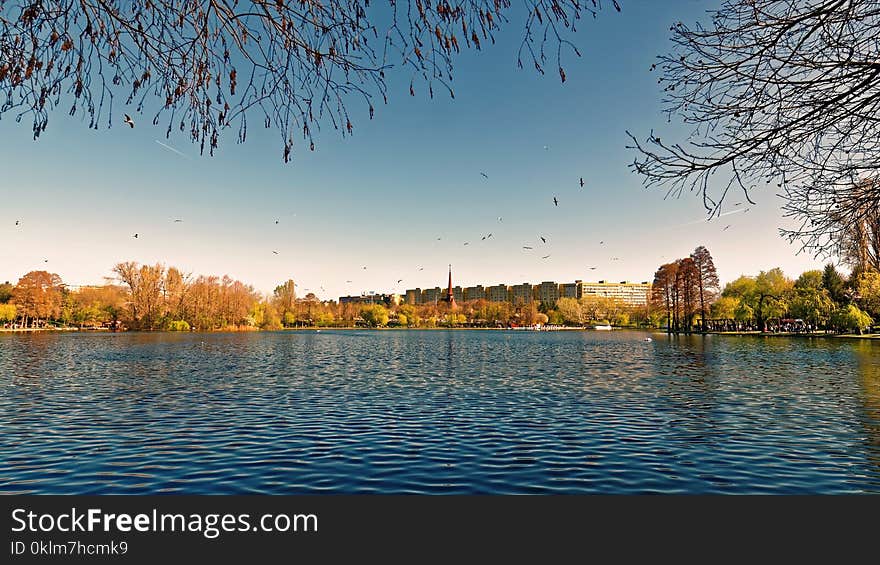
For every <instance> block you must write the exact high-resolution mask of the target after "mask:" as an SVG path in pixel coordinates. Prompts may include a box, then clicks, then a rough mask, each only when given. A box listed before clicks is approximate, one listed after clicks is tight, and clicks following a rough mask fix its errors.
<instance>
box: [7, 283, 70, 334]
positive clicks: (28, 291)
mask: <svg viewBox="0 0 880 565" xmlns="http://www.w3.org/2000/svg"><path fill="white" fill-rule="evenodd" d="M61 299H62V282H61V277H59V276H58V275H56V274H55V273H49V272H47V271H31V272H29V273H27V274H26V275H24V276H23V277H21V278H20V279H19V280H18V284H16V285H15V288H13V289H12V304H13V305H15V308H16V311H17V313H18V316H19V317H20V318H21V323H22V325H23V326H24V327H27V326H28V320H30V321H31V323H32V324H34V325H39V324H40V322H42V321H46V320H50V319H57V318H58V317H59V316H60V315H61Z"/></svg>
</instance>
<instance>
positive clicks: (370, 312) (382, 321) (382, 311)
mask: <svg viewBox="0 0 880 565" xmlns="http://www.w3.org/2000/svg"><path fill="white" fill-rule="evenodd" d="M361 318H362V319H363V320H364V322H366V324H367V325H368V326H371V327H374V328H375V327H379V326H385V325H387V324H388V309H387V308H385V307H384V306H382V305H381V304H370V305H366V306H363V307H362V308H361Z"/></svg>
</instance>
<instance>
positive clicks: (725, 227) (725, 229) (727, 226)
mask: <svg viewBox="0 0 880 565" xmlns="http://www.w3.org/2000/svg"><path fill="white" fill-rule="evenodd" d="M729 227H730V224H728V225H726V226H724V229H723V230H721V231H727V229H728V228H729Z"/></svg>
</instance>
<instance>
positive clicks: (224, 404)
mask: <svg viewBox="0 0 880 565" xmlns="http://www.w3.org/2000/svg"><path fill="white" fill-rule="evenodd" d="M648 335H651V336H652V337H653V341H650V342H648V341H645V337H646V336H648ZM0 377H2V382H0V461H2V465H0V492H3V493H6V494H9V493H52V494H148V493H149V494H152V493H187V494H248V493H265V494H304V493H430V494H447V493H450V494H463V493H465V494H467V493H498V494H507V493H542V494H543V493H548V494H549V493H780V494H781V493H880V343H874V342H870V341H859V340H846V339H824V338H787V337H752V336H747V337H735V336H717V335H716V336H683V337H669V336H666V335H665V334H658V333H655V334H647V333H644V332H634V331H613V332H595V331H587V332H575V331H572V332H568V331H559V332H528V331H439V330H438V331H415V330H403V331H392V330H389V331H357V330H350V331H348V330H347V331H341V330H340V331H333V330H325V331H321V332H319V333H315V332H253V333H213V334H194V333H186V334H173V333H156V334H151V333H119V334H106V333H102V334H88V333H82V334H80V333H35V334H27V335H21V334H16V335H11V334H6V335H3V334H0Z"/></svg>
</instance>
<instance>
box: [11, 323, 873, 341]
mask: <svg viewBox="0 0 880 565" xmlns="http://www.w3.org/2000/svg"><path fill="white" fill-rule="evenodd" d="M333 330H371V331H410V330H415V331H518V332H560V331H562V332H583V331H608V330H596V329H595V328H593V327H573V326H569V327H554V328H550V329H541V330H535V329H526V328H521V327H519V328H463V327H456V328H446V327H433V328H409V327H393V328H389V327H384V328H367V327H362V326H339V327H317V326H310V327H299V328H280V329H276V330H261V329H258V328H253V329H248V330H242V329H224V330H209V331H173V330H124V331H112V330H110V329H108V328H16V329H12V328H0V334H3V333H7V334H19V333H43V332H59V333H61V332H83V333H152V334H189V333H201V334H212V333H243V332H313V333H319V332H322V331H333ZM621 330H630V331H641V332H647V333H655V334H664V335H668V336H673V335H675V336H681V335H693V336H699V335H721V336H738V337H808V338H843V339H864V340H880V333H874V334H861V335H860V334H835V333H825V332H814V333H803V332H801V333H797V332H760V331H739V332H706V333H700V332H692V333H678V334H675V333H667V332H666V331H665V330H663V329H662V328H639V327H615V328H614V329H613V330H611V331H621Z"/></svg>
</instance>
